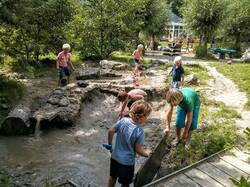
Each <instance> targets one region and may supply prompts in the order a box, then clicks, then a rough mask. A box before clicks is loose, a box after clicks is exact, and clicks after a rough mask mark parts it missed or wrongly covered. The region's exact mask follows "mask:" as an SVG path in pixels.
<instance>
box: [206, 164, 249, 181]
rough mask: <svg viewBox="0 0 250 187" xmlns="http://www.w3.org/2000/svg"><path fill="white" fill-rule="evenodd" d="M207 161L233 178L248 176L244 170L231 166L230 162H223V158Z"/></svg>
mask: <svg viewBox="0 0 250 187" xmlns="http://www.w3.org/2000/svg"><path fill="white" fill-rule="evenodd" d="M209 163H210V164H212V165H214V166H215V167H217V168H218V169H220V170H221V171H223V172H225V173H227V174H228V175H230V176H232V177H233V178H237V179H239V178H240V177H241V176H244V177H247V176H248V175H247V174H246V173H245V172H243V171H241V170H240V169H238V168H236V167H234V166H232V165H231V164H229V163H227V162H225V161H224V160H221V159H218V160H214V161H211V162H209Z"/></svg>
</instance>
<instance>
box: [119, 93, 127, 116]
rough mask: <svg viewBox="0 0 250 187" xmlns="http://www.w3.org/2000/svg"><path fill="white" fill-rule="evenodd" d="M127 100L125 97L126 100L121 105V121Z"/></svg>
mask: <svg viewBox="0 0 250 187" xmlns="http://www.w3.org/2000/svg"><path fill="white" fill-rule="evenodd" d="M128 99H129V97H127V98H126V100H125V101H124V102H123V104H122V109H121V112H120V113H119V119H121V118H122V117H123V112H124V110H125V108H126V106H127V105H128Z"/></svg>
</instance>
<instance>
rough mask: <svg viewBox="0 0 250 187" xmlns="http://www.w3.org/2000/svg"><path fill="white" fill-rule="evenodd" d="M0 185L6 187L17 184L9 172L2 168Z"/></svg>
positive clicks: (0, 169)
mask: <svg viewBox="0 0 250 187" xmlns="http://www.w3.org/2000/svg"><path fill="white" fill-rule="evenodd" d="M0 186H4V187H14V186H15V184H14V182H13V179H12V178H11V176H10V175H9V174H8V173H7V171H6V170H4V169H2V168H0Z"/></svg>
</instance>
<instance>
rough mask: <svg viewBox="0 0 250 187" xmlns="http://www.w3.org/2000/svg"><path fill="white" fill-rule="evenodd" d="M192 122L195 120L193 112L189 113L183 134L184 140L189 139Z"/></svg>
mask: <svg viewBox="0 0 250 187" xmlns="http://www.w3.org/2000/svg"><path fill="white" fill-rule="evenodd" d="M192 120H193V112H188V113H187V121H186V125H185V129H184V132H183V135H182V138H183V139H187V137H188V132H189V129H190V126H191V123H192Z"/></svg>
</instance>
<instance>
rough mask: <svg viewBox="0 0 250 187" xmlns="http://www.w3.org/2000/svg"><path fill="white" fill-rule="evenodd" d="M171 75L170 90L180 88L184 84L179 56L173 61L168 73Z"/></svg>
mask: <svg viewBox="0 0 250 187" xmlns="http://www.w3.org/2000/svg"><path fill="white" fill-rule="evenodd" d="M170 73H171V74H172V88H178V89H179V88H180V86H181V85H183V83H184V68H183V67H182V59H181V56H177V57H175V59H174V65H173V67H172V70H171V72H170Z"/></svg>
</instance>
